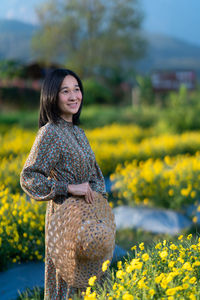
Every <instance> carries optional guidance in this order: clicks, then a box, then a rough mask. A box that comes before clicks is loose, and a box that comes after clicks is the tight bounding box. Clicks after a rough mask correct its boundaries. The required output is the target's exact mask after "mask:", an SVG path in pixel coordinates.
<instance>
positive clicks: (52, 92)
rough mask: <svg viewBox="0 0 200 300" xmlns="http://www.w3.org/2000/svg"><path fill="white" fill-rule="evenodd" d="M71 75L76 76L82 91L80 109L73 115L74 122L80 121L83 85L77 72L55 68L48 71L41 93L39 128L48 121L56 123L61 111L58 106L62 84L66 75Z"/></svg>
mask: <svg viewBox="0 0 200 300" xmlns="http://www.w3.org/2000/svg"><path fill="white" fill-rule="evenodd" d="M67 75H71V76H73V77H75V78H76V80H77V82H78V85H79V88H80V90H81V93H82V101H81V105H80V107H79V110H78V112H77V113H76V114H74V115H73V117H72V122H73V124H76V125H78V124H79V123H80V121H79V118H80V114H81V110H82V105H83V85H82V82H81V80H80V78H79V77H78V75H77V74H76V73H74V72H73V71H71V70H68V69H55V70H53V71H50V72H49V73H47V75H46V77H45V79H44V82H43V85H42V88H41V94H40V112H39V128H40V127H42V126H44V125H45V124H46V123H47V122H53V123H56V122H57V120H58V118H59V115H60V111H59V108H58V93H59V90H60V86H61V84H62V82H63V80H64V78H65V76H67Z"/></svg>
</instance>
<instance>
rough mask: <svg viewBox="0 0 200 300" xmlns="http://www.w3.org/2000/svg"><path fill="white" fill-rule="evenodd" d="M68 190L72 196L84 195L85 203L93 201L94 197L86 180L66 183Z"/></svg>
mask: <svg viewBox="0 0 200 300" xmlns="http://www.w3.org/2000/svg"><path fill="white" fill-rule="evenodd" d="M68 192H69V193H70V194H72V195H74V196H85V201H86V202H87V203H93V202H94V197H93V193H92V189H91V187H90V185H89V183H88V182H84V183H81V184H68Z"/></svg>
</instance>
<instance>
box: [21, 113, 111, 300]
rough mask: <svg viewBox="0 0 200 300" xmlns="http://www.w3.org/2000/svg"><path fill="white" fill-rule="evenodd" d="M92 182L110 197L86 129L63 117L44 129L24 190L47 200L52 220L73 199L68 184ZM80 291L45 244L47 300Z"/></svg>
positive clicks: (23, 179)
mask: <svg viewBox="0 0 200 300" xmlns="http://www.w3.org/2000/svg"><path fill="white" fill-rule="evenodd" d="M84 182H89V184H90V187H91V188H92V190H94V191H96V192H99V193H101V194H102V195H103V196H104V197H106V198H107V193H106V189H105V181H104V177H103V174H102V172H101V170H100V168H99V166H98V164H97V162H96V159H95V155H94V153H93V151H92V149H91V147H90V144H89V141H88V139H87V137H86V135H85V132H84V130H83V129H82V128H80V127H78V126H77V125H74V124H73V123H72V122H67V121H65V120H64V119H62V118H61V117H59V118H58V121H57V122H56V124H55V123H50V122H49V123H47V124H46V125H44V126H43V127H41V128H40V129H39V131H38V134H37V136H36V139H35V142H34V144H33V146H32V149H31V151H30V154H29V156H28V158H27V160H26V162H25V165H24V167H23V170H22V172H21V175H20V184H21V187H22V189H23V190H24V191H25V192H26V193H27V194H28V195H29V196H30V197H31V198H33V199H35V200H38V201H47V208H46V219H45V233H46V232H47V231H46V230H47V224H48V220H49V217H50V216H51V215H52V214H53V213H54V212H55V211H56V208H57V207H58V206H59V205H60V204H62V203H63V201H65V199H66V198H67V197H69V196H70V194H69V193H68V184H81V183H84ZM75 291H76V288H75V287H69V286H67V283H66V282H65V281H64V280H63V279H62V278H61V276H60V275H59V274H58V272H57V270H56V268H55V266H54V264H53V262H52V260H51V258H50V256H49V253H48V244H47V243H45V299H49V300H63V299H68V297H71V295H72V294H73V293H74V292H75Z"/></svg>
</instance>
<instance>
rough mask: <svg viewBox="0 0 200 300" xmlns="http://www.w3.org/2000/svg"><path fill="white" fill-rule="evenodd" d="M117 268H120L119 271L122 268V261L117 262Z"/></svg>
mask: <svg viewBox="0 0 200 300" xmlns="http://www.w3.org/2000/svg"><path fill="white" fill-rule="evenodd" d="M117 267H118V269H121V268H122V262H121V260H120V261H118V262H117Z"/></svg>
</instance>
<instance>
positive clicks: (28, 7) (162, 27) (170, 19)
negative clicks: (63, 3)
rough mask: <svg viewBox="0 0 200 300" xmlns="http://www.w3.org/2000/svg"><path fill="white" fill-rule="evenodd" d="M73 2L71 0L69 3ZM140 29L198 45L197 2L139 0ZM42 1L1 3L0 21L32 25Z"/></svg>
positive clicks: (199, 2) (8, 0)
mask: <svg viewBox="0 0 200 300" xmlns="http://www.w3.org/2000/svg"><path fill="white" fill-rule="evenodd" d="M72 1H73V0H72ZM139 1H140V2H141V8H142V9H143V11H144V14H145V19H144V22H143V28H144V29H146V30H148V31H150V32H155V33H164V34H167V35H169V36H173V37H177V38H180V39H183V40H185V41H188V42H190V43H193V44H197V45H200V17H199V14H200V0H139ZM41 2H44V0H1V9H0V18H7V19H19V20H22V21H25V22H31V23H36V22H37V17H36V14H35V11H34V9H35V6H36V5H38V4H40V3H41Z"/></svg>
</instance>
